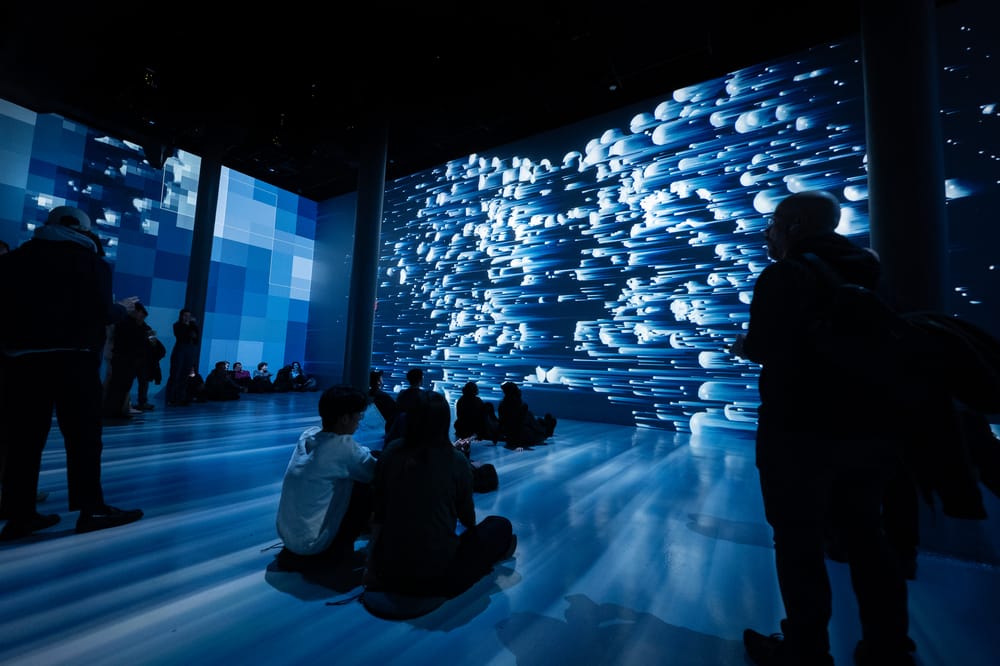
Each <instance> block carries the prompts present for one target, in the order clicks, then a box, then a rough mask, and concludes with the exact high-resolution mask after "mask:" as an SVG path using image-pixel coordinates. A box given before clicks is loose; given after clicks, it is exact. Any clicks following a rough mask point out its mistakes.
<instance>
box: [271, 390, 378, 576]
mask: <svg viewBox="0 0 1000 666" xmlns="http://www.w3.org/2000/svg"><path fill="white" fill-rule="evenodd" d="M367 409H368V396H366V395H365V394H364V393H362V392H361V391H358V390H357V389H355V388H353V387H350V386H332V387H330V388H328V389H327V390H325V391H323V393H322V395H321V396H320V399H319V415H320V418H321V419H322V426H311V427H309V428H307V429H306V430H305V431H304V432H303V433H302V435H301V436H300V437H299V441H298V443H297V444H296V445H295V450H294V451H293V452H292V458H291V460H289V462H288V468H287V469H286V470H285V478H284V480H283V481H282V483H281V499H280V500H279V501H278V516H277V520H276V526H277V530H278V535H279V536H280V537H281V540H282V541H283V542H284V547H283V548H282V549H281V552H280V553H278V555H277V561H278V565H279V566H280V567H281V568H282V569H285V570H289V571H316V570H322V569H329V568H332V567H335V566H336V565H337V564H338V563H342V562H345V561H347V562H348V563H349V556H350V555H352V554H353V553H354V541H355V539H357V537H358V536H359V535H360V534H361V533H362V531H364V530H365V529H366V528H367V527H368V522H369V518H370V516H371V511H372V487H371V481H372V479H373V478H374V476H375V457H374V456H373V455H372V451H371V450H370V449H369V448H368V447H366V446H362V445H360V444H358V442H357V441H356V440H355V439H354V433H355V432H357V429H358V426H359V425H360V424H361V419H362V418H363V417H364V413H365V411H366V410H367Z"/></svg>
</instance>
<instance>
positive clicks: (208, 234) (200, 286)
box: [184, 158, 222, 351]
mask: <svg viewBox="0 0 1000 666" xmlns="http://www.w3.org/2000/svg"><path fill="white" fill-rule="evenodd" d="M221 176H222V164H221V163H220V162H218V161H217V160H211V159H206V158H202V160H201V170H200V171H199V175H198V200H197V202H196V203H195V208H194V233H193V236H192V238H191V257H190V261H189V263H188V279H187V292H186V293H185V300H184V302H185V307H187V309H189V310H190V311H191V314H192V315H194V317H195V318H196V319H197V320H198V327H199V328H200V329H201V330H202V333H204V326H205V305H206V301H207V294H208V272H209V269H210V268H211V265H212V242H213V238H214V235H215V209H216V208H217V207H218V204H219V179H220V178H221ZM199 347H200V340H199ZM199 351H200V349H199Z"/></svg>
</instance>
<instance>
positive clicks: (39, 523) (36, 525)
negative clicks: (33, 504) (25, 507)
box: [0, 512, 59, 541]
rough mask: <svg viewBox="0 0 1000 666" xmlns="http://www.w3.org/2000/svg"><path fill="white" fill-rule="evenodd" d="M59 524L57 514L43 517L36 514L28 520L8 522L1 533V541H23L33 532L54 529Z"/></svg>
mask: <svg viewBox="0 0 1000 666" xmlns="http://www.w3.org/2000/svg"><path fill="white" fill-rule="evenodd" d="M58 522H59V515H58V514H55V513H50V514H46V515H43V514H41V513H37V512H36V513H35V515H33V516H32V517H31V518H28V519H27V520H18V519H16V518H14V519H11V520H8V521H7V524H6V525H4V526H3V531H2V532H0V541H14V540H15V539H21V538H23V537H26V536H28V535H29V534H31V533H32V532H37V531H38V530H44V529H47V528H49V527H52V526H53V525H55V524H56V523H58Z"/></svg>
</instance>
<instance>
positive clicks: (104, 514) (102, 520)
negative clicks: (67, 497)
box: [76, 504, 143, 534]
mask: <svg viewBox="0 0 1000 666" xmlns="http://www.w3.org/2000/svg"><path fill="white" fill-rule="evenodd" d="M142 515H143V514H142V509H116V508H115V507H113V506H108V505H107V504H105V505H104V506H102V507H100V508H99V509H97V510H95V511H81V512H80V517H79V518H77V520H76V533H77V534H83V533H84V532H96V531H97V530H106V529H108V528H109V527H118V526H119V525H128V524H129V523H134V522H135V521H137V520H139V519H140V518H142Z"/></svg>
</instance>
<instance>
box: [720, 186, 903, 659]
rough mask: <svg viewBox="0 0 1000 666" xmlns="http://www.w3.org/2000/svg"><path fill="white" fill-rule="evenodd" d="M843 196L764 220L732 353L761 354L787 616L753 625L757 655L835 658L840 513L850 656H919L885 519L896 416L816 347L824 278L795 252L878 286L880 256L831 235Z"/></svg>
mask: <svg viewBox="0 0 1000 666" xmlns="http://www.w3.org/2000/svg"><path fill="white" fill-rule="evenodd" d="M839 220H840V204H839V202H838V200H837V199H836V197H834V196H833V195H832V194H830V193H828V192H822V191H808V192H800V193H796V194H792V195H790V196H788V197H786V198H785V199H784V200H782V201H781V202H780V203H779V204H778V205H777V207H776V208H775V210H774V214H773V217H772V218H771V220H770V221H769V223H768V226H767V228H766V229H765V231H764V234H765V237H766V240H767V250H768V254H769V256H770V257H771V259H772V260H773V263H771V264H770V265H768V266H767V267H766V268H765V269H764V270H763V271H762V272H761V274H760V275H759V276H758V278H757V281H756V284H755V285H754V290H753V298H752V300H751V303H750V321H749V325H748V328H747V331H746V333H745V334H740V335H739V336H737V339H736V342H735V344H734V345H733V349H732V351H733V353H734V354H735V355H736V356H738V357H741V358H745V359H748V360H750V361H753V362H755V363H759V364H760V365H761V370H760V375H759V379H758V388H759V393H760V400H761V403H760V407H759V411H758V421H757V433H756V464H757V469H758V471H759V474H760V486H761V495H762V498H763V501H764V510H765V515H766V518H767V521H768V523H769V524H770V525H771V528H772V530H773V533H774V550H775V565H776V572H777V576H778V584H779V588H780V590H781V597H782V602H783V604H784V608H785V618H784V619H783V620H782V621H781V632H782V633H781V634H771V635H765V634H761V633H758V632H756V631H754V630H753V629H747V630H746V631H744V634H743V642H744V646H745V648H746V651H747V654H748V655H749V657H750V659H751V660H752V661H753V662H754V663H756V664H758V665H760V666H764V665H772V664H778V665H790V664H796V665H798V666H810V665H813V664H823V665H828V664H833V657H832V656H831V654H830V640H829V633H828V624H829V621H830V617H831V613H832V598H831V596H832V595H831V588H830V582H829V579H828V576H827V570H826V562H825V554H824V535H825V534H826V532H827V527H828V524H829V520H830V516H831V515H832V514H833V513H836V514H837V515H838V516H841V517H842V518H843V525H844V536H845V540H846V547H847V560H848V565H849V567H850V570H851V580H852V584H853V587H854V592H855V596H856V598H857V602H858V608H859V615H860V619H861V630H862V636H861V640H860V641H859V642H858V644H857V647H856V648H855V652H854V659H855V663H856V664H858V666H866V665H868V664H873V665H874V664H878V665H880V666H890V665H896V664H905V665H910V664H913V663H914V661H913V656H912V654H911V653H912V652H914V651H915V650H916V645H915V644H914V643H913V641H912V640H911V639H910V638H909V636H908V635H907V632H908V628H909V617H908V609H907V589H906V581H905V579H904V577H903V574H902V572H901V570H900V568H899V565H898V561H897V560H896V558H895V557H894V556H893V553H892V551H891V548H890V546H889V544H888V543H887V541H886V538H885V535H884V533H883V531H882V529H881V524H880V521H881V507H882V499H883V496H884V493H885V489H886V487H887V484H888V483H889V482H890V480H891V479H892V478H893V476H894V474H896V473H897V472H898V470H900V469H901V465H900V463H899V460H900V451H901V443H900V441H899V440H900V435H899V430H900V424H899V419H898V417H897V415H896V412H895V409H896V406H895V405H893V404H892V402H891V401H890V400H889V399H888V397H887V396H886V392H885V391H884V389H882V388H880V387H877V386H875V382H872V381H869V380H866V379H865V378H864V377H863V376H861V375H851V374H849V373H846V372H844V371H843V369H842V367H841V366H838V365H837V364H836V363H832V362H829V361H828V360H826V359H825V358H824V357H823V356H822V355H820V354H818V353H817V351H816V349H814V348H813V343H812V340H813V337H812V331H813V329H814V328H815V326H816V325H817V322H818V321H819V320H820V318H821V317H822V313H823V312H824V308H825V307H826V306H827V305H828V303H827V302H826V301H827V300H828V299H829V290H828V285H826V284H824V282H823V280H822V279H821V278H820V277H819V276H818V275H817V274H816V272H815V271H814V270H812V269H811V267H810V266H809V263H808V262H807V261H804V260H803V255H805V254H806V253H811V254H812V255H815V256H817V257H819V258H820V259H821V260H822V261H823V262H824V263H825V264H826V265H828V266H829V267H830V268H831V269H832V270H834V271H836V272H837V273H838V274H839V275H840V276H841V277H842V278H843V280H844V281H846V282H850V283H853V284H858V285H861V286H864V287H867V288H869V289H875V288H876V287H877V284H878V278H879V263H878V259H877V257H876V255H875V254H874V253H873V252H871V251H870V250H867V249H865V248H862V247H859V246H857V245H855V244H854V243H853V242H852V241H851V240H850V239H848V238H847V237H845V236H842V235H840V234H838V233H836V231H835V229H836V227H837V224H838V222H839Z"/></svg>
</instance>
